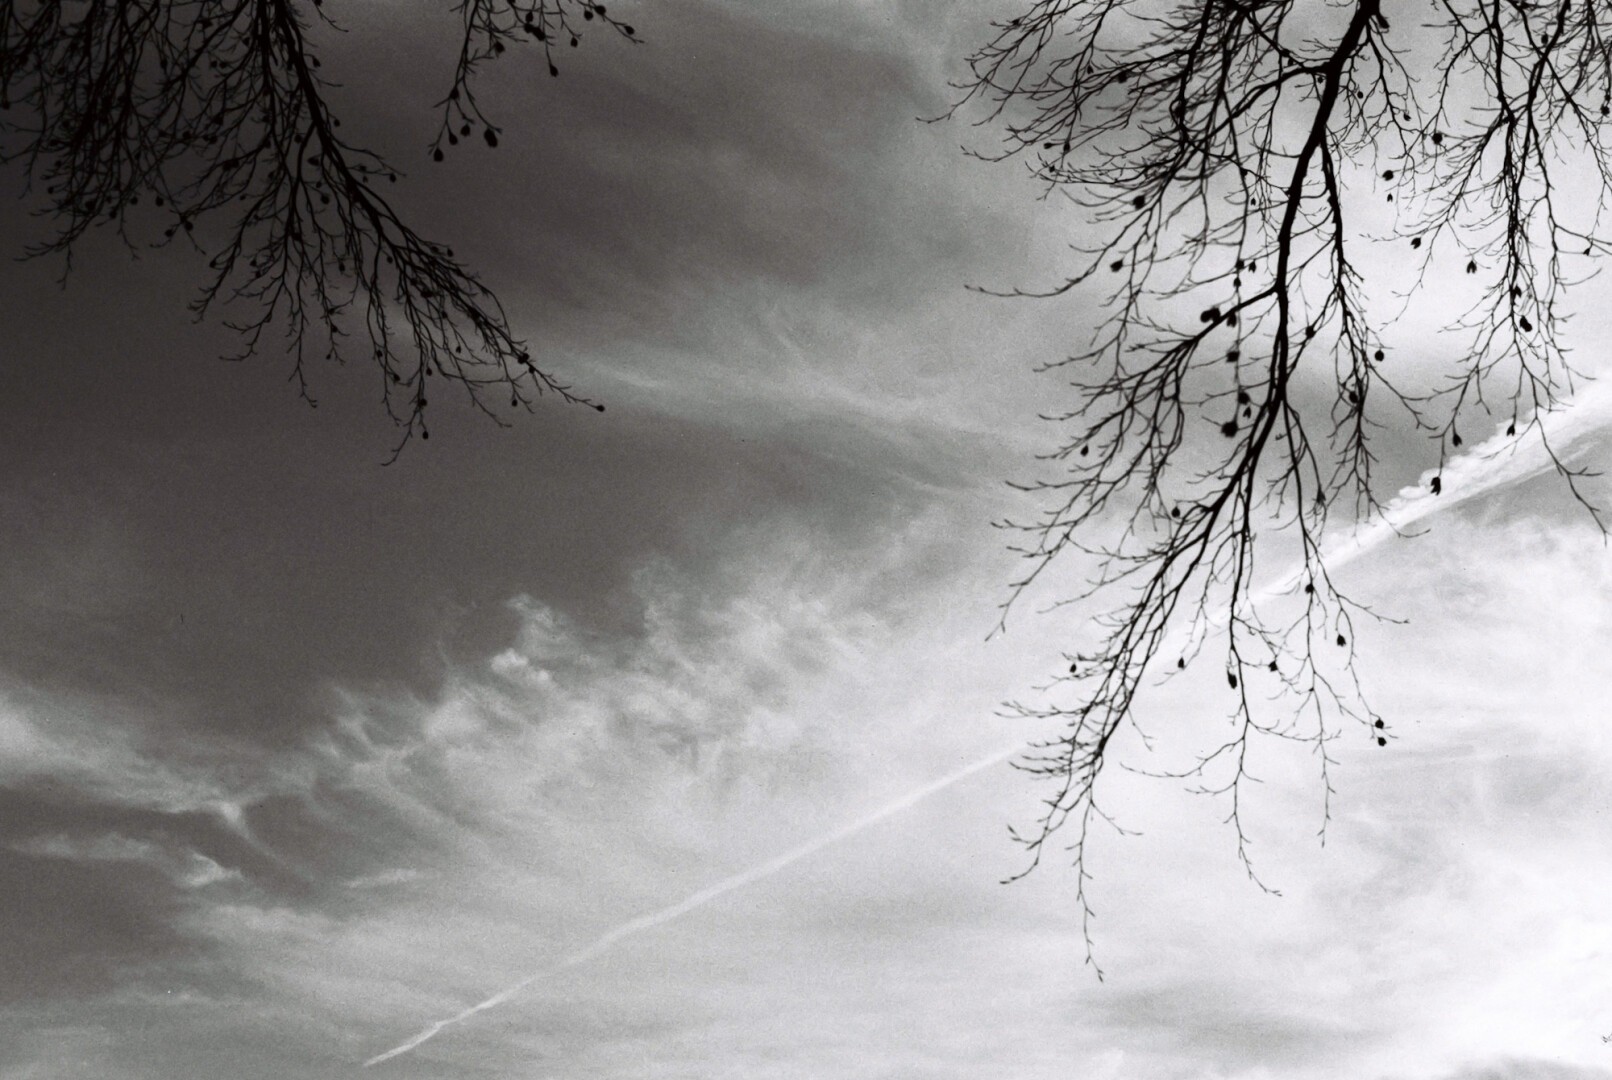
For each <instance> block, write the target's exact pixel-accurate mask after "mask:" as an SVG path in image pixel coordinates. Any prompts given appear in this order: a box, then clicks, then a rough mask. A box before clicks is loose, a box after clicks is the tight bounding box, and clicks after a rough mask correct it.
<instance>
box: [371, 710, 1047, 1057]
mask: <svg viewBox="0 0 1612 1080" xmlns="http://www.w3.org/2000/svg"><path fill="white" fill-rule="evenodd" d="M1023 748H1024V741H1023V740H1015V741H1014V742H1013V744H1012V745H1011V746H1004V747H1002V748H1001V749H999V750H995V751H993V752H991V753H990V754H987V755H986V756H985V757H982V758H980V759H978V760H977V761H974V762H972V763H970V764H968V765H964V766H963V767H962V768H960V769H957V770H956V771H954V772H950V773H947V774H946V775H945V776H942V777H940V778H939V779H937V780H931V781H929V783H927V784H925V785H923V786H922V787H919V788H915V789H913V790H912V791H909V792H907V793H906V794H905V795H902V796H901V797H900V798H898V799H894V800H892V801H891V802H887V803H885V804H884V805H883V806H881V807H879V808H878V809H876V810H872V811H870V812H868V813H867V814H864V815H863V816H861V817H859V818H857V819H856V820H854V821H850V822H847V823H846V824H844V825H841V826H839V827H838V828H836V829H832V830H830V831H829V832H826V833H824V834H823V835H821V836H819V837H817V838H815V839H812V840H808V841H806V842H805V843H804V844H801V845H800V846H799V847H794V848H790V849H789V850H788V851H786V852H784V853H783V854H782V855H775V856H773V857H772V858H770V859H768V860H767V861H766V862H764V863H760V864H758V865H756V866H753V867H751V868H750V869H748V870H745V871H743V872H741V873H738V874H734V875H733V876H732V877H726V878H723V879H722V880H721V881H718V882H717V883H716V884H714V885H709V886H707V887H705V888H703V889H701V890H700V891H699V892H697V893H692V894H690V895H689V896H686V897H684V898H683V899H682V900H679V901H678V902H677V903H675V904H673V905H671V906H670V907H664V908H661V909H660V910H659V911H654V912H651V913H649V914H648V915H640V916H639V917H638V918H636V919H633V920H631V921H630V922H624V923H622V924H621V925H620V926H618V927H616V928H615V929H613V930H609V931H607V932H605V933H603V934H601V935H600V936H599V937H597V938H595V939H594V940H593V941H592V942H591V943H589V944H588V945H585V946H583V947H582V948H580V949H578V950H577V951H576V952H574V953H571V954H570V955H569V956H566V957H565V958H563V959H561V960H558V961H556V962H555V963H553V964H550V965H549V966H548V967H546V968H544V969H542V970H541V971H537V972H534V973H533V974H531V975H528V976H526V978H524V979H522V980H521V981H520V982H517V983H515V984H513V985H511V986H509V987H508V988H506V989H503V990H500V991H499V992H498V993H496V994H494V995H493V996H492V997H490V998H488V999H487V1000H485V1001H481V1002H477V1003H476V1004H475V1005H472V1006H470V1007H469V1008H467V1009H465V1010H464V1011H462V1012H459V1013H455V1014H454V1015H453V1016H450V1017H448V1018H447V1019H445V1020H437V1021H435V1022H433V1023H432V1024H430V1025H429V1026H427V1027H426V1028H425V1029H424V1030H422V1031H421V1032H420V1033H419V1034H418V1035H415V1036H414V1037H413V1038H412V1039H410V1040H409V1041H408V1042H405V1043H400V1044H399V1045H397V1046H394V1047H393V1048H392V1049H390V1050H388V1051H386V1052H385V1053H384V1054H376V1055H375V1056H374V1057H372V1058H370V1059H369V1060H368V1061H366V1062H364V1068H366V1069H367V1068H369V1067H370V1066H372V1065H379V1064H380V1063H381V1062H383V1061H388V1060H390V1059H392V1058H395V1057H397V1056H398V1055H400V1054H406V1053H408V1052H409V1051H410V1050H413V1049H414V1048H415V1047H417V1046H419V1045H421V1044H422V1043H424V1042H426V1041H427V1040H429V1039H433V1038H435V1037H436V1036H437V1035H439V1034H441V1032H442V1031H443V1030H444V1029H446V1028H449V1027H452V1026H453V1025H454V1024H459V1023H463V1022H464V1021H466V1020H469V1019H470V1018H471V1017H472V1016H475V1015H476V1014H477V1013H482V1012H486V1011H487V1010H488V1009H491V1008H495V1007H497V1006H499V1005H502V1004H503V1003H504V1002H506V1001H508V1000H509V999H510V998H512V997H514V996H515V995H516V994H519V993H520V992H521V991H522V990H525V989H526V988H527V987H528V986H531V985H532V984H533V983H535V982H537V981H538V980H540V979H546V978H548V977H549V976H551V975H554V974H556V973H558V972H561V971H564V970H565V969H566V968H571V967H576V966H577V965H578V964H581V963H585V962H586V961H588V960H592V959H593V958H594V957H595V956H598V955H599V954H600V953H602V952H604V951H605V950H606V949H609V948H610V947H611V946H612V945H615V944H616V943H617V942H618V941H621V940H623V939H625V938H629V937H632V936H633V935H635V934H641V933H643V932H644V931H645V930H651V929H653V928H655V927H657V926H660V925H662V924H663V923H668V922H671V921H672V920H673V919H676V918H680V917H682V916H684V915H687V914H688V913H689V912H691V911H693V910H694V909H696V908H700V907H704V906H705V905H706V904H709V903H710V902H711V901H713V900H715V899H717V898H718V897H721V896H724V895H726V894H727V893H730V892H732V891H733V890H734V889H742V888H743V887H744V886H746V885H750V884H753V883H755V882H757V881H760V880H761V879H763V878H768V877H771V876H772V875H774V874H776V873H778V871H780V870H782V869H784V868H785V867H786V866H789V865H790V864H791V863H796V862H799V861H800V860H801V859H804V858H806V857H807V856H808V855H814V854H816V853H817V852H819V851H821V850H823V849H824V848H826V847H828V846H829V845H830V844H835V843H838V842H839V841H841V840H844V839H845V838H846V837H848V836H853V835H855V834H856V833H859V832H861V831H862V830H863V829H866V828H869V827H870V826H873V825H877V824H878V823H879V822H881V821H883V820H884V819H885V818H888V817H892V816H894V815H896V814H899V813H900V812H901V811H903V810H905V809H907V808H908V807H910V806H913V805H914V804H916V803H919V802H922V801H923V800H924V799H927V798H929V796H931V795H933V794H935V793H936V792H937V791H942V790H944V789H946V788H949V787H951V786H952V785H953V784H955V783H957V782H958V781H959V780H962V779H965V778H966V777H969V776H972V775H974V774H975V773H977V772H980V771H982V770H984V769H988V768H990V767H991V766H992V765H995V764H997V763H998V762H1002V761H1006V760H1007V759H1008V758H1010V757H1012V756H1013V755H1014V754H1017V753H1018V752H1019V751H1020V750H1022V749H1023Z"/></svg>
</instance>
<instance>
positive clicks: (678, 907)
mask: <svg viewBox="0 0 1612 1080" xmlns="http://www.w3.org/2000/svg"><path fill="white" fill-rule="evenodd" d="M1609 421H1612V392H1609V391H1608V390H1606V389H1602V388H1596V389H1595V390H1592V391H1589V392H1587V393H1584V394H1580V395H1579V396H1578V397H1577V398H1576V399H1575V400H1574V402H1573V406H1572V408H1571V409H1563V410H1561V411H1559V412H1556V413H1552V414H1550V415H1547V416H1542V417H1540V418H1539V422H1540V423H1541V424H1544V425H1545V426H1546V428H1547V432H1548V434H1549V435H1550V437H1551V438H1552V439H1553V440H1555V442H1556V445H1557V447H1558V453H1565V452H1566V450H1567V449H1568V448H1569V447H1571V446H1572V445H1573V444H1574V443H1575V442H1577V441H1578V440H1579V439H1580V438H1582V437H1583V436H1584V435H1586V434H1589V433H1591V432H1593V431H1595V430H1597V428H1598V427H1600V426H1601V425H1604V424H1605V423H1607V422H1609ZM1553 467H1554V465H1553V463H1552V462H1551V460H1550V458H1549V456H1547V455H1546V453H1545V451H1544V448H1543V447H1542V446H1541V445H1540V443H1539V442H1537V441H1536V440H1528V441H1527V442H1526V443H1520V442H1519V440H1518V439H1517V438H1515V437H1508V436H1504V435H1497V436H1495V437H1494V438H1491V439H1489V440H1487V441H1485V442H1483V443H1482V444H1480V445H1478V446H1475V447H1473V448H1472V449H1471V450H1470V451H1468V452H1467V453H1465V454H1463V455H1461V456H1460V457H1457V458H1454V459H1452V460H1451V461H1449V462H1447V463H1446V464H1445V466H1444V469H1443V472H1442V473H1441V476H1442V477H1443V481H1444V483H1443V488H1444V494H1443V495H1439V496H1435V495H1432V494H1431V493H1429V492H1428V491H1426V490H1424V489H1420V488H1407V489H1405V490H1404V491H1402V492H1400V494H1399V495H1398V496H1397V497H1395V498H1394V499H1392V500H1391V501H1390V502H1389V503H1388V505H1387V506H1386V507H1385V508H1384V510H1383V514H1382V517H1381V518H1380V519H1378V520H1377V521H1375V522H1372V523H1371V524H1369V525H1366V526H1364V527H1362V528H1360V529H1358V530H1356V531H1355V532H1354V533H1352V534H1350V535H1349V536H1347V537H1345V538H1344V539H1342V540H1341V541H1339V542H1338V543H1336V544H1332V545H1328V547H1327V548H1326V549H1325V550H1324V551H1323V552H1322V560H1323V561H1324V562H1325V563H1326V564H1327V565H1328V566H1330V567H1332V568H1337V567H1339V566H1342V565H1343V564H1345V563H1349V562H1352V561H1354V560H1355V559H1357V558H1359V557H1360V556H1362V555H1364V554H1366V553H1367V552H1369V551H1372V550H1373V549H1375V548H1377V547H1380V546H1381V545H1382V544H1383V543H1385V542H1386V541H1388V540H1390V539H1392V538H1393V537H1395V536H1398V535H1399V532H1398V530H1400V529H1403V528H1405V527H1406V526H1408V525H1411V524H1413V523H1415V522H1417V521H1420V520H1421V519H1423V518H1425V517H1428V516H1430V515H1432V514H1434V513H1436V512H1438V511H1440V510H1448V509H1450V508H1451V507H1453V506H1458V505H1460V504H1461V503H1463V502H1466V501H1468V500H1470V499H1472V498H1475V497H1477V496H1478V495H1481V494H1484V493H1485V492H1489V491H1492V490H1494V489H1495V488H1497V487H1500V486H1501V485H1503V484H1508V483H1515V482H1519V481H1522V480H1526V479H1528V478H1530V477H1533V476H1537V475H1540V474H1541V473H1544V472H1547V471H1548V470H1550V469H1551V468H1553ZM1302 573H1303V570H1302V569H1300V570H1299V571H1297V572H1295V574H1293V575H1291V576H1290V577H1289V578H1283V579H1279V580H1278V582H1277V583H1275V584H1273V585H1272V586H1269V587H1268V588H1266V589H1264V590H1261V592H1262V593H1264V594H1265V595H1274V594H1276V593H1278V592H1282V591H1286V590H1287V589H1289V588H1291V587H1293V585H1294V584H1296V583H1297V582H1298V581H1299V580H1300V576H1301V575H1302ZM1027 745H1028V743H1027V742H1026V741H1025V740H1023V739H1019V740H1015V741H1014V742H1013V744H1012V745H1010V746H1004V747H1002V748H1000V749H998V750H994V751H992V752H991V753H989V754H987V755H985V756H984V757H982V758H979V759H978V760H976V761H974V762H972V763H971V764H968V765H964V766H963V767H962V768H960V769H957V770H956V771H954V772H950V773H947V774H946V775H945V776H942V777H940V778H939V779H937V780H931V781H930V782H929V783H927V784H925V785H923V786H922V787H919V788H915V789H914V790H912V791H909V792H907V793H906V794H905V795H902V796H901V797H900V798H898V799H895V800H893V801H892V802H888V803H885V804H884V805H883V806H881V807H879V808H878V809H876V810H873V811H871V812H869V813H867V814H865V815H863V816H862V817H859V818H857V819H856V820H854V821H851V822H848V823H847V824H844V825H841V826H839V827H838V828H836V829H833V830H831V831H829V832H826V833H824V834H823V835H821V836H819V837H817V838H816V839H813V840H808V841H807V842H806V843H804V844H801V845H800V846H799V847H794V848H791V849H790V850H788V851H786V852H784V853H783V854H782V855H776V856H774V857H773V858H771V859H768V860H767V861H766V862H764V863H760V864H759V865H757V866H753V867H751V868H750V869H748V870H745V871H743V872H741V873H738V874H734V875H733V876H732V877H727V878H723V879H722V880H721V881H718V882H717V883H716V884H714V885H710V886H707V887H706V888H704V889H701V890H700V891H699V892H696V893H693V894H691V895H689V896H687V897H685V898H684V899H682V900H680V901H678V902H677V903H675V904H673V905H671V906H670V907H665V908H661V909H660V910H659V911H654V912H651V913H650V914H648V915H641V916H639V917H638V918H636V919H633V920H631V921H629V922H625V923H622V924H621V925H620V926H617V927H616V928H614V929H613V930H609V931H607V932H605V933H604V934H601V935H600V936H599V937H597V938H595V939H594V940H593V941H592V942H591V943H590V944H588V945H586V946H584V947H582V948H581V949H578V950H577V951H576V952H574V953H571V954H570V955H568V956H566V957H564V958H563V959H561V960H559V961H556V962H555V963H553V964H550V965H549V966H548V967H546V968H544V969H542V970H541V971H537V972H534V973H533V974H531V975H528V976H526V978H524V979H522V980H520V981H519V982H517V983H515V984H513V985H511V986H509V987H508V988H506V989H504V990H500V991H499V992H498V993H496V994H494V995H493V996H492V997H490V998H487V999H486V1000H485V1001H481V1002H478V1003H477V1004H475V1005H472V1006H470V1007H469V1008H467V1009H465V1010H463V1011H461V1012H458V1013H455V1014H454V1015H453V1016H450V1017H448V1018H447V1019H445V1020H437V1021H435V1022H433V1023H431V1024H430V1025H428V1026H427V1027H426V1028H425V1029H424V1030H422V1031H421V1032H420V1033H419V1034H418V1035H415V1036H414V1037H413V1038H412V1039H409V1040H408V1041H407V1042H405V1043H401V1044H399V1045H398V1046H395V1047H393V1048H392V1049H390V1050H388V1051H386V1052H385V1053H384V1054H377V1055H375V1056H374V1057H372V1058H370V1059H369V1060H368V1061H366V1062H364V1067H365V1068H366V1069H367V1068H369V1067H370V1066H372V1065H379V1064H380V1063H381V1062H383V1061H389V1060H391V1059H392V1058H395V1057H398V1056H399V1055H402V1054H406V1053H408V1052H409V1051H410V1050H413V1049H415V1048H416V1047H418V1046H420V1045H421V1044H422V1043H425V1042H426V1041H428V1040H430V1039H433V1038H435V1037H436V1036H437V1035H439V1034H441V1033H442V1031H444V1030H445V1029H447V1028H449V1027H452V1026H453V1025H454V1024H459V1023H463V1022H464V1021H466V1020H469V1019H470V1018H471V1017H473V1016H475V1015H476V1014H477V1013H482V1012H486V1011H487V1010H488V1009H492V1008H495V1007H497V1006H499V1005H502V1004H503V1003H504V1002H506V1001H508V1000H509V999H510V998H513V997H514V996H515V995H517V994H519V993H520V992H521V991H522V990H525V989H526V988H527V987H528V986H531V985H532V984H533V983H535V982H537V981H539V980H541V979H546V978H548V977H550V976H552V975H555V974H557V973H559V972H561V971H564V970H565V969H567V968H572V967H575V966H576V965H578V964H582V963H585V962H587V961H588V960H591V959H593V958H594V957H595V956H598V955H599V954H600V953H602V952H604V951H605V950H607V949H609V948H610V947H611V946H613V945H615V944H616V943H617V942H618V941H622V940H624V939H626V938H629V937H632V936H634V935H635V934H641V933H643V932H644V931H645V930H651V929H653V928H655V927H657V926H660V925H662V924H663V923H668V922H671V921H672V920H673V919H677V918H680V917H682V916H684V915H686V914H688V913H689V912H691V911H693V910H695V909H696V908H700V907H704V906H705V905H706V904H709V903H710V902H711V901H713V900H716V899H717V898H719V897H721V896H724V895H726V894H727V893H730V892H732V891H733V890H735V889H740V888H743V887H744V886H746V885H750V884H753V883H755V882H757V881H760V880H762V879H763V878H768V877H771V876H772V875H774V874H776V873H778V871H780V870H782V869H784V868H785V867H787V866H789V865H790V864H792V863H796V862H799V861H800V860H801V859H804V858H806V857H807V856H808V855H813V854H816V853H817V852H819V851H821V850H823V849H824V848H826V847H828V846H829V845H831V844H835V843H838V842H839V841H841V840H844V839H845V838H846V837H848V836H853V835H855V834H856V833H859V832H861V831H862V830H863V829H866V828H869V827H870V826H873V825H876V824H878V823H879V822H881V821H883V820H885V819H886V818H888V817H891V816H893V815H895V814H899V813H900V812H901V811H903V810H905V809H907V808H908V807H910V806H913V805H914V804H916V803H919V802H921V801H923V800H924V799H927V798H928V797H929V796H931V795H934V794H935V793H936V792H939V791H943V790H945V789H946V788H948V787H951V786H952V785H953V784H955V783H957V782H958V781H960V780H963V779H965V778H966V777H969V776H972V775H974V774H975V773H977V772H980V771H982V770H984V769H988V768H990V767H991V766H992V765H995V764H997V763H999V762H1002V761H1006V760H1007V759H1008V758H1010V757H1012V756H1013V755H1015V754H1017V753H1019V752H1020V751H1022V750H1024V749H1025V748H1026V746H1027Z"/></svg>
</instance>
